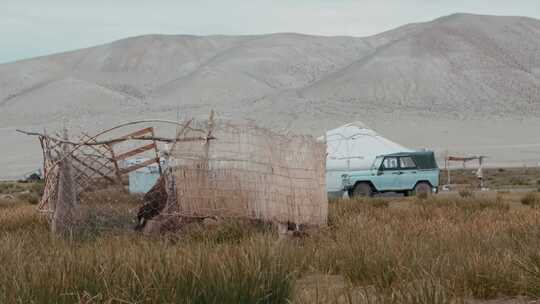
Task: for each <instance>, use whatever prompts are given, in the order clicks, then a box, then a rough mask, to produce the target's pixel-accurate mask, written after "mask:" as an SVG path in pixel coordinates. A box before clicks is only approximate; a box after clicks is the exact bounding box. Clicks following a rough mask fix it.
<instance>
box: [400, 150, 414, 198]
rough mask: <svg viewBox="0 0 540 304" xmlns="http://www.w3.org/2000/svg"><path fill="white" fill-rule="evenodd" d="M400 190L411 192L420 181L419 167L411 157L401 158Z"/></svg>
mask: <svg viewBox="0 0 540 304" xmlns="http://www.w3.org/2000/svg"><path fill="white" fill-rule="evenodd" d="M399 169H400V172H401V174H400V177H399V189H400V190H410V189H412V188H414V186H415V185H416V182H417V181H418V176H419V175H418V166H417V165H416V162H415V161H414V159H413V158H412V157H411V156H401V157H400V158H399Z"/></svg>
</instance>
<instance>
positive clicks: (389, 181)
mask: <svg viewBox="0 0 540 304" xmlns="http://www.w3.org/2000/svg"><path fill="white" fill-rule="evenodd" d="M400 174H401V173H400V169H399V163H398V157H395V156H387V157H385V158H384V160H383V161H382V164H381V167H380V168H379V170H378V172H377V177H376V178H375V179H374V184H375V187H376V188H377V190H379V191H388V190H396V189H398V186H399V184H398V183H399V176H400Z"/></svg>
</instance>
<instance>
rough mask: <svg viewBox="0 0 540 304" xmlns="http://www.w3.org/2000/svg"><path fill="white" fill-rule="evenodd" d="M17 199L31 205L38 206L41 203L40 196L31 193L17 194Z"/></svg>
mask: <svg viewBox="0 0 540 304" xmlns="http://www.w3.org/2000/svg"><path fill="white" fill-rule="evenodd" d="M16 197H17V199H18V200H20V201H21V202H26V203H29V204H31V205H37V204H38V203H39V196H38V195H37V194H35V193H30V192H28V193H21V194H17V196H16Z"/></svg>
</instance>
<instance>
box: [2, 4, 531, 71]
mask: <svg viewBox="0 0 540 304" xmlns="http://www.w3.org/2000/svg"><path fill="white" fill-rule="evenodd" d="M538 1H539V0H512V1H510V0H357V1H354V0H311V1H308V0H289V1H285V0H230V1H226V0H221V1H210V0H194V1H187V0H159V1H158V0H154V1H148V0H84V1H83V0H0V39H1V40H0V62H9V61H14V60H18V59H23V58H29V57H35V56H40V55H46V54H51V53H55V52H61V51H66V50H72V49H78V48H83V47H88V46H93V45H96V44H101V43H106V42H110V41H113V40H117V39H121V38H125V37H129V36H136V35H142V34H150V33H159V34H193V35H211V34H228V35H236V34H263V33H274V32H300V33H306V34H314V35H351V36H368V35H372V34H376V33H379V32H382V31H385V30H389V29H392V28H395V27H398V26H401V25H404V24H407V23H411V22H422V21H429V20H431V19H435V18H438V17H440V16H444V15H449V14H452V13H456V12H468V13H478V14H492V15H519V16H529V17H535V18H540V4H539V3H538Z"/></svg>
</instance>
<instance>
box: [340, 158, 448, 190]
mask: <svg viewBox="0 0 540 304" xmlns="http://www.w3.org/2000/svg"><path fill="white" fill-rule="evenodd" d="M439 173H440V170H439V168H438V167H437V162H436V161H435V155H434V153H433V152H431V151H428V152H403V153H394V154H388V155H381V156H378V157H377V158H376V159H375V161H374V163H373V165H372V167H371V169H368V170H359V171H351V172H349V173H348V174H343V175H342V183H343V189H344V190H345V191H347V192H348V194H349V197H358V196H372V195H373V194H375V193H383V192H398V193H403V194H405V196H409V195H416V194H419V193H425V194H426V195H427V194H430V193H436V192H437V191H438V188H439Z"/></svg>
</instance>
